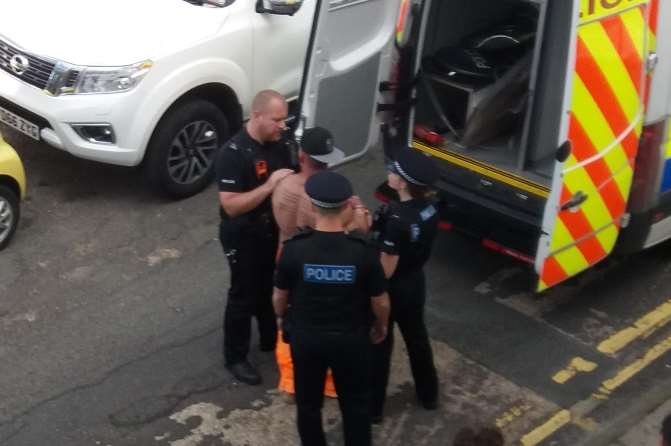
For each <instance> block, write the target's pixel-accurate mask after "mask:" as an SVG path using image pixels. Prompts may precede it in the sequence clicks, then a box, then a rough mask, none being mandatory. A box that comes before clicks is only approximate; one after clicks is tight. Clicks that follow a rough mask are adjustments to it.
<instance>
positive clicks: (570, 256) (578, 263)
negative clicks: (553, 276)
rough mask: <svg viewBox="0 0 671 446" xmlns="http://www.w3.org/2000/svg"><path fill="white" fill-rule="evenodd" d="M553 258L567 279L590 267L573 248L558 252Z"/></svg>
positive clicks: (576, 249)
mask: <svg viewBox="0 0 671 446" xmlns="http://www.w3.org/2000/svg"><path fill="white" fill-rule="evenodd" d="M554 258H555V259H557V263H559V265H561V268H562V270H563V271H564V272H565V273H566V275H567V276H568V277H573V276H575V275H576V274H578V273H580V272H582V271H585V270H586V269H587V268H589V267H590V265H591V264H590V263H589V262H588V261H587V260H585V257H584V256H583V255H582V253H581V252H580V250H579V249H578V248H577V247H575V246H573V247H571V248H568V249H565V250H563V251H560V252H558V253H557V254H555V255H554Z"/></svg>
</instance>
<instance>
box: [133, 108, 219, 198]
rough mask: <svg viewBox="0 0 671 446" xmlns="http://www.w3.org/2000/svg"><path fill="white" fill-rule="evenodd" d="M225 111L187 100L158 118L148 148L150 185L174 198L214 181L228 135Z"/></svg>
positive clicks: (188, 194)
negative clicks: (219, 156)
mask: <svg viewBox="0 0 671 446" xmlns="http://www.w3.org/2000/svg"><path fill="white" fill-rule="evenodd" d="M229 136H230V135H229V126H228V121H227V120H226V116H225V115H224V113H223V112H222V111H221V110H220V109H219V108H218V107H217V106H216V105H214V104H212V103H211V102H209V101H206V100H204V99H192V100H188V101H185V102H183V103H181V104H178V105H177V106H175V107H173V108H172V109H171V110H169V111H168V112H167V113H166V114H165V116H163V118H161V120H160V121H159V123H158V125H157V126H156V129H155V130H154V134H153V135H152V137H151V140H150V141H149V146H148V147H147V156H146V158H145V161H144V169H145V174H146V176H147V178H148V180H149V182H150V184H151V185H152V186H153V187H154V188H155V189H157V190H158V191H160V192H162V193H163V194H165V195H168V196H170V197H173V198H186V197H190V196H192V195H194V194H197V193H198V192H200V191H201V190H203V189H204V188H205V187H207V185H208V184H210V182H211V181H212V179H213V177H214V164H215V160H216V155H217V152H218V149H219V147H220V146H221V145H222V144H223V143H225V142H226V141H227V140H228V138H229Z"/></svg>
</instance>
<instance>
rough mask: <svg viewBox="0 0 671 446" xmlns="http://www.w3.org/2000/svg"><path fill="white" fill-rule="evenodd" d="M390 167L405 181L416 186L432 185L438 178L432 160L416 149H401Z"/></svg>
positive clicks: (436, 168) (436, 169)
mask: <svg viewBox="0 0 671 446" xmlns="http://www.w3.org/2000/svg"><path fill="white" fill-rule="evenodd" d="M391 167H392V170H393V172H395V173H397V174H398V175H400V176H401V178H403V179H404V180H405V181H407V182H408V183H412V184H414V185H417V186H429V185H432V184H433V183H435V182H436V181H437V180H438V177H439V172H438V167H436V165H435V164H434V162H433V159H431V157H429V156H427V155H424V154H423V153H421V152H420V151H418V150H416V149H410V148H403V149H401V150H400V151H399V152H398V154H397V156H396V161H394V162H393V163H392V166H391Z"/></svg>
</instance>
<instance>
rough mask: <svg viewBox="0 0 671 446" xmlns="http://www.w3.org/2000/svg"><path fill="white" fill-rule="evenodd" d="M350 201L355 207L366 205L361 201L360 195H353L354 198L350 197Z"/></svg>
mask: <svg viewBox="0 0 671 446" xmlns="http://www.w3.org/2000/svg"><path fill="white" fill-rule="evenodd" d="M349 202H350V204H351V205H352V207H353V208H354V209H356V208H363V207H365V206H364V205H363V201H361V198H360V197H359V196H358V195H352V198H350V199H349Z"/></svg>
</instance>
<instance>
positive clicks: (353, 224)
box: [346, 195, 373, 234]
mask: <svg viewBox="0 0 671 446" xmlns="http://www.w3.org/2000/svg"><path fill="white" fill-rule="evenodd" d="M350 203H351V204H352V208H353V209H354V213H353V217H352V221H350V222H349V223H348V224H347V228H346V229H347V231H348V232H351V231H356V230H358V231H361V232H363V233H364V234H366V233H368V231H370V226H371V224H372V222H373V219H372V218H371V216H370V212H369V211H368V208H367V207H366V206H364V204H363V202H362V201H361V198H359V197H358V196H357V195H355V196H353V197H352V198H351V199H350Z"/></svg>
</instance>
